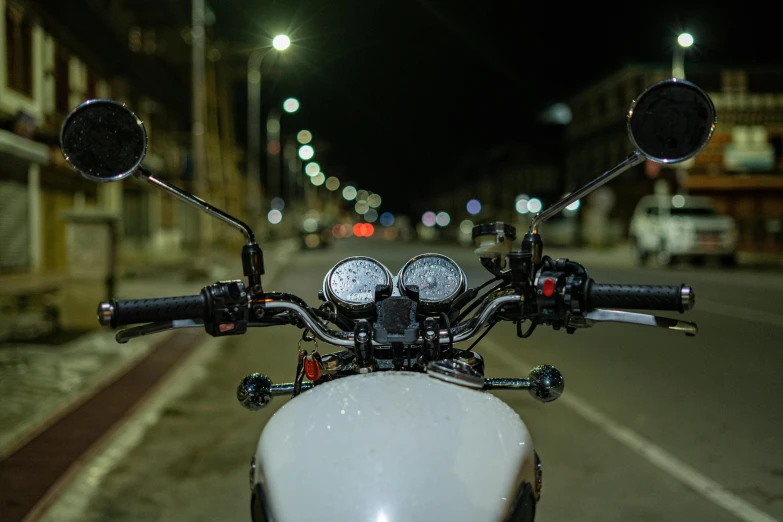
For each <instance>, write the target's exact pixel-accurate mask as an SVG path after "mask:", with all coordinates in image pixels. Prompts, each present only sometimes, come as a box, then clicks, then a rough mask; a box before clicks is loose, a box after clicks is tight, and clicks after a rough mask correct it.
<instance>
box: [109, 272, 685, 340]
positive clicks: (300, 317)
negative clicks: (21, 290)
mask: <svg viewBox="0 0 783 522" xmlns="http://www.w3.org/2000/svg"><path fill="white" fill-rule="evenodd" d="M474 304H477V305H478V307H477V308H476V311H475V312H474V313H473V315H472V317H470V319H467V320H466V321H461V322H459V323H458V324H456V325H455V326H454V327H448V323H447V324H446V326H447V328H442V329H440V330H439V331H438V337H439V339H440V342H441V343H444V342H445V343H446V344H451V343H459V342H462V341H466V340H468V339H470V338H472V337H473V336H475V335H476V334H478V333H480V332H481V331H482V329H483V328H484V327H485V326H487V325H488V324H493V323H494V322H496V321H498V320H511V321H515V322H516V323H517V335H519V336H520V337H526V336H528V335H529V333H528V334H523V333H522V330H521V329H520V325H521V324H522V322H523V321H530V322H531V324H530V329H529V332H532V330H533V329H534V328H535V326H536V325H537V324H546V325H551V326H552V327H553V328H555V329H559V328H560V327H563V326H565V327H566V329H567V331H569V333H573V331H574V329H576V328H585V327H589V326H592V325H593V324H595V323H596V322H604V321H611V322H625V323H633V324H643V325H648V326H659V327H665V328H669V329H674V330H680V331H684V332H686V333H688V334H689V335H690V334H694V333H695V332H696V331H697V328H696V325H695V324H691V323H685V322H682V321H674V322H672V321H671V320H669V321H667V320H664V319H665V318H658V317H654V316H648V315H643V314H638V313H630V312H621V311H619V309H631V310H670V311H679V312H685V311H688V310H691V309H692V308H693V306H694V304H695V294H694V292H693V289H692V288H691V287H689V286H685V285H680V286H661V285H616V284H599V283H596V282H595V281H593V279H591V278H589V277H588V276H587V274H586V272H585V271H584V268H583V267H581V265H578V264H576V263H573V262H570V261H568V260H567V259H566V260H556V261H554V262H547V265H546V267H545V268H542V269H541V270H540V271H539V272H538V273H537V274H536V277H535V280H534V281H533V285H532V286H531V287H525V286H524V285H521V286H520V285H516V284H514V283H513V280H512V282H511V284H507V285H505V286H504V287H500V288H496V289H495V290H492V291H490V292H489V293H487V294H484V296H482V298H481V299H480V301H477V302H476V303H474ZM607 309H608V310H607ZM498 312H500V314H498ZM605 312H611V314H609V315H607V314H606V313H605ZM98 319H99V322H100V323H101V324H102V325H104V326H112V327H117V326H122V325H128V324H135V323H145V322H148V323H153V325H158V326H160V325H164V326H165V327H164V328H163V329H172V328H181V327H184V326H183V325H186V323H187V326H193V325H195V324H197V323H198V324H202V325H203V326H204V327H205V329H206V330H207V332H208V333H209V334H210V335H213V336H222V335H239V334H243V333H245V332H246V331H247V328H249V327H262V326H274V325H281V324H294V325H296V326H298V327H299V328H304V329H307V330H309V331H310V332H312V335H313V336H314V337H315V338H317V339H318V340H319V341H323V342H325V343H328V344H331V345H335V346H343V347H347V348H349V349H351V348H355V347H356V345H357V343H356V339H354V337H355V333H354V331H352V330H333V329H330V328H329V327H328V326H327V324H328V320H329V316H328V315H327V316H323V315H322V314H320V313H319V310H315V309H313V308H312V307H310V306H308V304H307V303H306V302H305V301H303V300H302V299H300V298H298V297H296V296H294V295H291V294H285V293H277V292H272V293H259V294H254V295H252V296H251V295H248V293H247V292H246V291H245V287H244V285H243V284H242V282H241V281H221V282H218V283H215V284H213V285H211V286H207V287H205V288H203V289H202V291H201V293H199V294H198V295H187V296H178V297H158V298H152V299H130V300H111V301H106V302H103V303H101V304H100V305H99V308H98ZM324 319H326V320H324ZM331 320H332V321H334V319H331ZM191 323H192V324H191ZM153 325H146V326H137V327H134V328H131V329H129V330H125V331H124V332H120V334H118V340H120V338H122V340H121V341H120V342H127V340H128V339H130V338H133V337H137V336H139V335H146V334H148V333H150V328H149V327H150V326H153ZM154 331H156V332H157V331H161V330H160V329H159V328H157V329H154ZM433 337H434V336H433ZM382 341H386V339H382ZM432 341H433V339H428V340H427V341H425V340H424V338H423V337H422V335H421V334H419V336H418V338H417V337H416V336H415V334H414V336H412V337H410V338H408V340H406V341H405V343H406V344H413V345H424V344H426V343H427V342H432ZM372 344H373V345H375V346H385V345H387V344H388V343H384V342H379V341H377V340H375V339H374V336H373V338H372Z"/></svg>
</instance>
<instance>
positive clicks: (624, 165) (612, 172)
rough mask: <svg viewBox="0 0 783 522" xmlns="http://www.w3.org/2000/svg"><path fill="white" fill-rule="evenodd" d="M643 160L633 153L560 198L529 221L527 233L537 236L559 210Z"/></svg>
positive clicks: (637, 153) (638, 153) (636, 152)
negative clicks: (539, 228)
mask: <svg viewBox="0 0 783 522" xmlns="http://www.w3.org/2000/svg"><path fill="white" fill-rule="evenodd" d="M645 159H646V158H645V157H644V155H643V154H642V153H641V152H639V151H638V150H636V151H633V152H632V153H631V154H630V155H629V156H628V157H627V158H625V159H624V160H623V161H621V162H620V163H618V164H617V165H615V166H614V167H612V168H611V169H609V170H607V171H606V172H604V173H603V174H601V175H600V176H598V177H597V178H595V179H594V180H592V181H590V182H589V183H587V184H586V185H585V186H583V187H582V188H578V189H576V190H575V191H573V192H572V193H570V194H569V195H567V196H565V197H564V198H562V199H561V200H560V201H558V202H557V203H555V204H554V205H552V206H551V207H549V208H548V209H546V210H545V211H543V212H541V213H540V214H537V215H536V217H534V218H533V221H531V223H530V230H529V231H528V233H530V234H538V227H539V225H541V223H543V222H544V221H546V220H547V219H549V218H551V217H552V216H554V215H555V214H557V213H559V212H560V211H561V210H563V209H564V208H566V207H567V206H568V205H570V204H571V203H573V202H574V201H577V200H579V199H582V198H583V197H585V196H586V195H588V194H590V193H591V192H593V191H594V190H596V189H597V188H598V187H600V186H602V185H604V184H606V183H608V182H609V181H611V180H613V179H614V178H616V177H617V176H619V175H620V174H622V173H623V172H625V171H626V170H628V169H630V168H631V167H634V166H636V165H639V164H641V163H642V162H644V160H645Z"/></svg>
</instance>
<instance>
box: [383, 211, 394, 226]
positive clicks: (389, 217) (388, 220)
mask: <svg viewBox="0 0 783 522" xmlns="http://www.w3.org/2000/svg"><path fill="white" fill-rule="evenodd" d="M393 224H394V214H392V213H391V212H384V213H383V214H381V225H383V226H385V227H390V226H392V225H393Z"/></svg>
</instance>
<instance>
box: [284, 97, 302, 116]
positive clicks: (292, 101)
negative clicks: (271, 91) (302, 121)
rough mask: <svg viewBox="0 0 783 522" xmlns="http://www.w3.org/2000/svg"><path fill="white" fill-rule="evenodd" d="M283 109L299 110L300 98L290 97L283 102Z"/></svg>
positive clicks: (286, 110)
mask: <svg viewBox="0 0 783 522" xmlns="http://www.w3.org/2000/svg"><path fill="white" fill-rule="evenodd" d="M283 110H285V112H288V113H292V112H296V111H298V110H299V100H297V99H296V98H288V99H287V100H286V101H284V102H283Z"/></svg>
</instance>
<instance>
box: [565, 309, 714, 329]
mask: <svg viewBox="0 0 783 522" xmlns="http://www.w3.org/2000/svg"><path fill="white" fill-rule="evenodd" d="M573 319H574V317H573V316H572V320H573ZM583 319H584V321H583V322H578V321H572V323H571V324H570V326H575V327H580V326H581V327H585V326H593V324H595V323H597V322H610V323H629V324H638V325H642V326H657V327H659V328H668V329H669V330H674V331H677V332H683V333H685V334H687V335H696V334H697V333H699V327H698V326H696V324H695V323H689V322H687V321H680V320H678V319H670V318H668V317H659V316H655V315H649V314H638V313H635V312H624V311H621V310H601V309H598V310H593V311H592V312H589V313H587V314H585V315H584V318H583Z"/></svg>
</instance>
